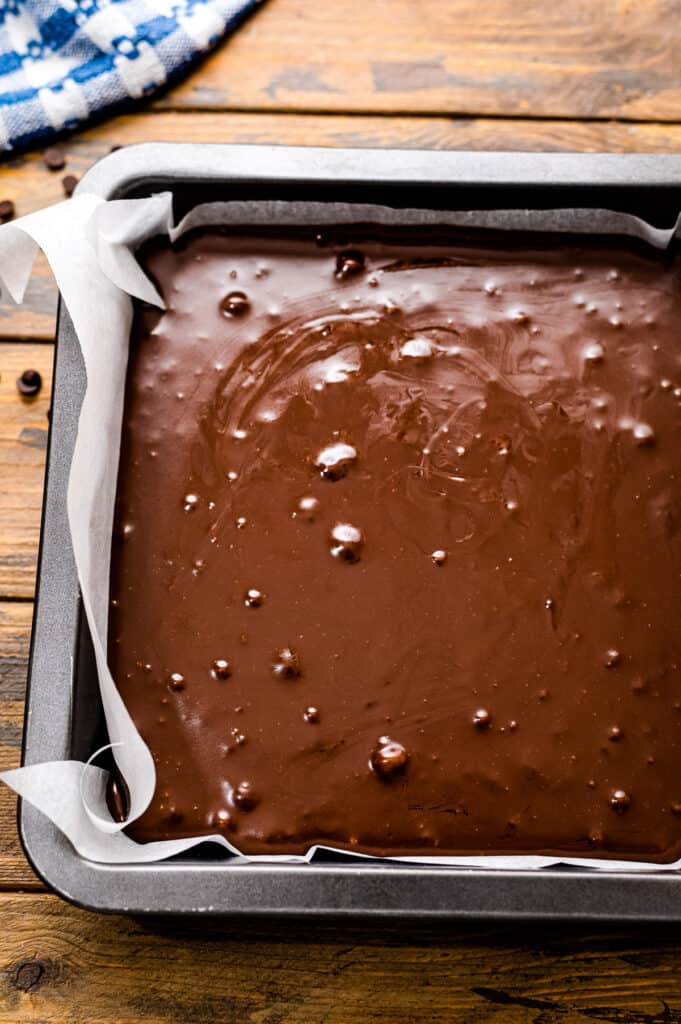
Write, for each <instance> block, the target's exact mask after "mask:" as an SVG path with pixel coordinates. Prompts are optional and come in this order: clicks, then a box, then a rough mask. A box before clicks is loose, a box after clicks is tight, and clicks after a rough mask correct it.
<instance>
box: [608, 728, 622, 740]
mask: <svg viewBox="0 0 681 1024" xmlns="http://www.w3.org/2000/svg"><path fill="white" fill-rule="evenodd" d="M623 735H624V733H623V732H622V730H621V729H620V727H619V725H613V727H612V729H611V730H610V732H609V733H608V739H609V740H610V741H611V742H612V743H616V742H617V741H618V740H621V739H622V737H623Z"/></svg>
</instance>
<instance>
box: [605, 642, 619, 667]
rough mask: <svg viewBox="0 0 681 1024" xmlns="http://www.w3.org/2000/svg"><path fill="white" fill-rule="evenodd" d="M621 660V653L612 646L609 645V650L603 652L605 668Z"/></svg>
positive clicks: (613, 665) (617, 663)
mask: <svg viewBox="0 0 681 1024" xmlns="http://www.w3.org/2000/svg"><path fill="white" fill-rule="evenodd" d="M621 660H622V655H621V654H620V652H619V651H618V650H616V649H615V648H614V647H611V648H610V650H609V651H606V652H605V667H606V668H615V666H616V665H619V663H620V661H621Z"/></svg>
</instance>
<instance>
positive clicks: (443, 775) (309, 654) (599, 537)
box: [109, 226, 681, 863]
mask: <svg viewBox="0 0 681 1024" xmlns="http://www.w3.org/2000/svg"><path fill="white" fill-rule="evenodd" d="M141 258H142V262H143V265H144V266H145V268H146V270H147V272H148V273H149V275H150V276H151V278H152V279H153V280H154V281H155V282H156V284H157V286H158V288H159V290H160V292H161V293H162V295H163V298H164V300H165V303H166V310H165V312H163V313H161V312H160V311H158V310H154V309H152V308H150V307H145V308H139V309H138V310H137V312H136V317H135V323H134V328H133V333H132V339H131V351H130V365H129V372H128V383H127V394H126V403H125V414H124V424H123V436H122V451H121V464H120V474H119V485H118V498H117V508H116V519H115V533H114V540H113V551H112V581H111V613H110V630H109V634H110V635H109V655H110V664H111V668H112V672H113V675H114V679H115V680H116V683H117V685H118V687H119V688H120V691H121V694H122V696H123V698H124V700H125V702H126V704H127V706H128V708H129V709H130V712H131V714H132V716H133V718H134V721H135V723H136V724H137V726H138V728H139V730H140V732H141V734H142V736H143V737H144V739H145V740H146V742H147V743H148V744H149V747H150V749H151V751H152V754H153V756H154V759H155V763H156V768H157V773H158V782H157V788H156V794H155V796H154V799H153V801H152V803H151V805H150V807H149V808H148V810H147V811H146V813H145V814H144V815H143V816H142V817H141V818H140V819H139V820H138V821H136V822H135V823H134V825H132V826H131V827H130V828H129V834H130V835H131V836H132V837H133V838H134V839H136V840H138V841H147V840H152V839H164V838H177V837H181V836H190V835H201V834H216V833H219V834H222V835H225V836H226V837H227V838H229V840H230V841H231V842H233V843H234V845H235V846H237V847H238V848H239V849H240V850H241V851H243V852H244V853H248V854H263V853H272V854H277V853H283V854H292V853H302V852H304V851H305V850H307V849H308V848H309V847H310V846H311V845H313V844H317V843H320V844H327V845H330V846H332V847H334V848H337V849H341V850H351V851H358V852H363V853H369V854H376V855H392V856H399V855H419V854H423V855H446V854H483V853H509V854H510V853H543V854H549V855H559V856H560V855H563V856H568V855H569V856H575V855H577V856H591V857H593V856H598V857H617V858H624V859H627V858H640V859H646V860H650V861H655V862H660V863H665V862H670V861H672V860H674V859H675V858H678V857H679V856H681V671H680V669H681V629H680V626H679V614H680V612H681V533H680V527H681V479H680V478H679V473H680V472H681V265H680V263H679V259H678V256H677V254H676V253H671V254H670V253H660V252H656V251H654V250H652V249H649V248H647V247H645V246H644V245H643V244H642V243H639V242H630V241H623V240H619V241H618V240H612V239H610V240H608V239H594V240H585V239H583V238H582V239H579V238H575V237H565V236H563V237H559V236H548V235H547V236H539V235H537V236H530V235H525V236H523V235H512V234H506V235H501V234H500V235H493V234H490V235H484V236H479V237H474V238H471V237H468V238H466V237H463V236H462V235H461V234H457V233H456V232H455V231H453V230H451V229H449V230H444V229H442V230H440V231H434V230H433V231H430V232H429V233H427V232H424V231H422V230H419V231H417V230H413V229H404V230H402V231H401V232H400V231H394V230H393V231H389V230H387V229H379V228H375V227H370V226H364V227H362V226H358V227H356V228H347V227H344V228H341V227H339V228H336V229H328V228H325V229H323V230H322V232H321V234H320V233H316V232H315V231H314V230H312V229H299V230H293V229H291V230H287V231H284V230H279V231H275V230H271V231H267V230H263V229H258V230H255V229H252V230H248V229H240V230H227V229H224V230H221V231H219V230H214V231H204V232H202V233H195V234H193V235H190V236H186V237H185V238H183V239H182V240H181V241H180V242H178V243H176V244H174V245H170V244H169V243H168V242H166V241H158V240H156V241H154V242H152V243H151V244H148V245H147V246H146V247H145V249H144V251H143V253H142V255H141Z"/></svg>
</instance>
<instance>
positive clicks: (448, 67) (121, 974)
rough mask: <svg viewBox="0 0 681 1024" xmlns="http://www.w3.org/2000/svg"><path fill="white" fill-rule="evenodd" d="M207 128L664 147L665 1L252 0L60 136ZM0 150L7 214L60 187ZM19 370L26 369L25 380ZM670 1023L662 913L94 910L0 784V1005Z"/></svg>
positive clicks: (9, 379) (24, 520)
mask: <svg viewBox="0 0 681 1024" xmlns="http://www.w3.org/2000/svg"><path fill="white" fill-rule="evenodd" d="M150 139H155V140H160V139H163V140H173V141H179V140H182V141H187V140H192V141H197V142H199V141H210V142H269V143H297V144H325V145H331V146H402V147H432V148H449V149H462V148H467V149H512V150H522V149H529V150H561V149H564V150H569V149H574V150H584V151H587V150H588V151H591V150H610V151H625V150H631V151H635V150H639V151H655V152H678V151H681V0H572V2H571V3H569V4H560V3H553V4H547V3H546V2H545V0H487V2H486V3H474V2H473V0H373V2H372V0H270V2H269V4H268V5H267V6H266V7H264V8H263V9H262V10H261V11H259V13H257V15H255V16H254V17H253V18H252V19H251V20H250V21H248V22H247V23H246V24H245V25H244V26H243V27H242V28H241V30H240V31H239V32H238V34H237V35H236V36H235V37H234V38H233V39H232V40H231V41H230V42H228V43H227V44H225V46H224V47H223V48H222V49H221V50H220V51H219V52H218V53H216V54H215V55H214V56H213V57H211V58H210V59H209V60H207V61H206V62H205V63H204V64H203V65H202V66H201V67H200V68H199V69H198V70H197V71H196V73H195V74H193V75H192V76H190V77H189V78H188V79H187V80H186V81H184V82H183V83H182V84H180V85H179V86H177V88H175V89H173V90H172V91H170V92H168V93H166V94H165V95H164V96H162V97H160V98H159V99H157V100H156V101H155V102H154V103H152V104H151V105H150V106H148V107H147V108H146V109H143V110H140V111H139V112H137V113H134V114H130V115H127V116H125V117H119V118H117V119H116V120H113V121H110V122H107V123H105V124H102V125H100V126H98V127H96V128H94V129H92V130H90V131H87V132H83V133H81V134H80V135H77V136H76V137H74V138H73V139H71V140H69V142H68V143H67V144H66V149H67V152H68V166H67V168H66V172H69V173H75V174H81V173H82V172H83V171H84V170H85V169H86V168H87V167H89V166H90V164H92V162H93V161H95V160H97V159H98V158H99V157H101V156H103V155H104V154H105V153H107V152H108V150H109V149H110V148H111V146H113V145H121V144H128V143H133V142H139V141H147V140H150ZM66 172H58V173H55V172H50V171H48V170H47V169H46V168H45V166H44V164H43V162H42V159H41V154H40V153H36V154H33V155H29V156H23V157H17V158H16V159H14V160H10V161H8V162H7V163H6V164H5V165H4V167H3V168H1V169H0V199H4V198H10V199H13V200H14V201H15V203H16V206H17V211H18V213H19V214H23V213H28V212H29V211H30V210H34V209H36V208H38V207H40V206H43V205H45V204H47V203H51V202H54V201H55V200H58V199H60V198H62V190H61V177H62V175H63V173H66ZM55 301H56V296H55V289H54V286H53V284H52V282H51V280H50V277H49V274H48V272H47V269H46V266H45V263H44V262H42V261H39V263H38V265H37V266H36V270H35V274H34V277H33V279H32V282H31V285H30V288H29V292H28V303H27V305H26V306H25V307H24V308H22V309H19V310H17V309H14V308H13V307H11V306H10V305H8V304H6V303H0V335H1V336H2V341H1V342H0V476H1V480H2V484H1V486H0V766H1V767H10V766H13V765H15V764H16V763H18V761H19V754H20V745H21V723H22V715H23V696H24V685H25V679H26V666H27V658H28V647H29V634H30V625H31V614H32V598H33V592H34V582H35V562H36V552H37V546H38V534H39V526H40V505H41V491H42V482H43V470H44V460H45V445H46V439H47V413H48V408H49V401H50V388H49V380H50V371H51V363H52V340H53V336H54V313H55ZM28 367H31V368H36V369H38V370H40V372H41V373H42V374H43V377H44V380H45V386H44V388H43V390H42V392H41V394H40V396H39V397H38V398H36V399H33V400H26V399H22V398H21V397H20V396H19V395H18V393H17V390H16V387H15V378H16V377H17V376H18V375H19V374H20V373H21V371H22V370H24V369H26V368H28ZM492 1019H494V1020H502V1021H508V1022H511V1024H516V1022H517V1024H521V1022H522V1024H525V1022H527V1024H529V1022H535V1024H554V1022H555V1024H569V1022H572V1021H575V1022H576V1021H586V1020H591V1021H612V1022H617V1024H675V1022H676V1024H679V1022H681V932H679V930H678V929H673V928H660V927H655V928H654V927H646V928H636V929H632V928H628V929H616V928H612V927H611V928H604V927H600V928H597V929H595V928H594V927H593V926H591V927H589V926H582V927H564V926H562V925H559V924H556V925H550V926H546V925H545V926H542V927H529V926H520V925H513V924H510V925H504V926H503V927H499V926H492V925H486V926H481V925H475V926H471V925H459V926H447V927H424V926H413V925H406V924H405V925H398V924H395V925H393V926H392V927H391V928H390V929H389V930H387V929H385V928H383V929H381V930H379V929H373V928H372V929H369V928H366V927H362V928H357V927H355V928H353V927H350V926H347V925H343V926H342V927H341V926H338V925H333V924H325V925H320V924H319V923H315V924H312V925H303V924H298V925H290V924H287V925H282V924H273V925H264V924H260V925H257V926H255V925H244V924H229V923H220V922H216V921H199V922H191V923H189V924H183V923H181V922H167V921H164V922H160V923H159V922H153V921H149V920H133V919H130V918H125V917H95V916H93V915H91V914H88V913H86V912H84V911H81V910H77V909H75V908H73V907H70V906H67V905H66V904H65V903H63V902H62V901H61V900H59V899H57V898H56V897H55V896H52V895H50V894H48V893H46V892H45V891H44V889H43V887H42V886H41V884H40V882H39V881H38V880H37V879H36V878H35V876H34V875H33V873H32V871H31V869H30V867H29V866H28V865H27V863H26V861H25V859H24V857H23V854H22V852H21V849H20V847H19V844H18V841H17V838H16V824H15V802H14V799H13V798H12V796H11V794H10V793H9V792H8V791H7V790H6V789H4V788H1V787H0V1024H5V1022H9V1021H11V1022H17V1024H19V1022H20V1024H29V1022H32V1021H41V1022H56V1021H66V1022H77V1024H80V1022H83V1024H97V1022H104V1021H106V1022H109V1021H124V1022H131V1024H132V1022H135V1024H136V1022H140V1024H141V1022H144V1024H147V1022H149V1024H150V1022H170V1021H172V1022H175V1021H177V1022H182V1024H189V1022H204V1021H205V1022H213V1021H215V1022H225V1024H232V1022H234V1024H237V1022H238V1024H285V1022H290V1024H307V1022H322V1021H323V1022H326V1024H354V1022H364V1021H377V1022H379V1021H380V1022H381V1024H383V1022H395V1021H399V1022H400V1024H410V1022H415V1024H416V1022H423V1024H428V1022H443V1024H445V1022H446V1024H455V1022H456V1024H458V1022H464V1024H475V1022H482V1021H488V1020H492Z"/></svg>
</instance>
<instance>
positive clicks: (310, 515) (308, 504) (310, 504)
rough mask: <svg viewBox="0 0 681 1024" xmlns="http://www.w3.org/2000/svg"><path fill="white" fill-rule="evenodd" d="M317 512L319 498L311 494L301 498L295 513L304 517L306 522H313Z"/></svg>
mask: <svg viewBox="0 0 681 1024" xmlns="http://www.w3.org/2000/svg"><path fill="white" fill-rule="evenodd" d="M318 512H319V500H318V499H317V498H315V497H313V496H312V495H311V494H307V495H305V497H304V498H301V499H300V501H299V502H298V505H297V511H296V515H297V516H300V518H301V519H305V520H306V521H307V522H308V523H312V522H314V520H315V519H316V517H317V513H318Z"/></svg>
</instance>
